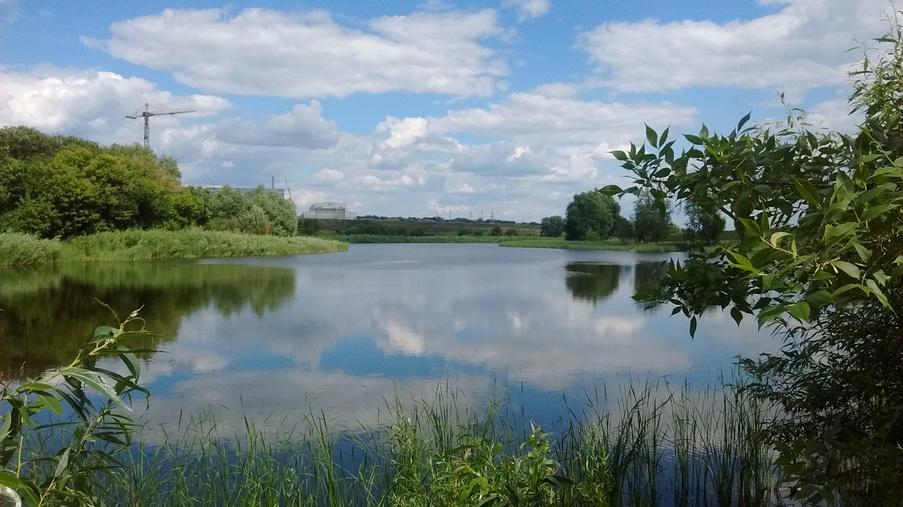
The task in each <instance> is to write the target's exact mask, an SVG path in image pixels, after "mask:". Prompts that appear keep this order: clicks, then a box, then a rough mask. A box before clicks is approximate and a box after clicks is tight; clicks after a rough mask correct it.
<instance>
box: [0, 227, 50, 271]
mask: <svg viewBox="0 0 903 507" xmlns="http://www.w3.org/2000/svg"><path fill="white" fill-rule="evenodd" d="M61 250H62V248H61V245H60V242H59V241H56V240H48V239H39V238H36V237H35V236H31V235H28V234H18V233H5V234H3V233H0V266H35V265H40V264H52V263H55V262H58V261H59V260H60V252H61Z"/></svg>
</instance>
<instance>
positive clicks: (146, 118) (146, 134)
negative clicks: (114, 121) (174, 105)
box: [125, 102, 194, 149]
mask: <svg viewBox="0 0 903 507" xmlns="http://www.w3.org/2000/svg"><path fill="white" fill-rule="evenodd" d="M193 112H194V109H179V110H177V111H161V112H158V113H152V112H151V111H150V105H149V104H147V103H146V102H145V103H144V111H142V112H141V113H135V114H133V115H126V116H125V117H126V118H129V119H132V120H137V119H138V118H144V147H145V148H147V149H150V119H151V116H175V115H177V114H183V113H193Z"/></svg>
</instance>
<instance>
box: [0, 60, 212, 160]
mask: <svg viewBox="0 0 903 507" xmlns="http://www.w3.org/2000/svg"><path fill="white" fill-rule="evenodd" d="M144 103H150V105H151V109H152V110H155V109H156V110H160V109H166V110H169V109H193V110H195V111H196V112H195V113H193V114H191V115H182V116H160V117H157V118H154V119H153V120H151V141H152V142H156V138H155V133H158V132H161V130H160V129H161V128H166V127H167V126H173V125H179V124H181V123H182V122H184V121H185V118H187V117H191V118H198V117H204V116H209V115H213V114H216V113H218V112H220V111H222V110H225V109H227V108H228V107H229V102H228V101H227V100H225V99H223V98H220V97H214V96H210V95H187V96H179V95H173V94H172V93H170V92H167V91H163V90H160V89H158V88H157V87H156V85H154V84H153V83H151V82H150V81H147V80H144V79H140V78H135V77H125V76H122V75H119V74H116V73H113V72H103V71H95V70H70V69H61V68H57V67H53V66H41V67H37V68H33V69H30V70H26V71H10V70H8V69H4V68H2V67H0V124H4V125H27V126H30V127H35V128H38V129H41V130H44V131H47V132H58V133H64V134H74V135H81V136H84V137H88V138H90V139H93V140H96V141H98V142H101V143H114V142H117V143H133V142H141V139H142V125H141V122H140V121H136V120H130V119H127V118H126V117H125V115H126V114H134V113H135V112H136V111H138V110H139V109H143V107H142V105H143V104H144Z"/></svg>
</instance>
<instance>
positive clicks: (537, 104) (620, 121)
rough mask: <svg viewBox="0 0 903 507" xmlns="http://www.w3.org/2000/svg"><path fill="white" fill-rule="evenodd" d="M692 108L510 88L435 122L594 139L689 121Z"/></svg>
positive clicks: (526, 135) (513, 134)
mask: <svg viewBox="0 0 903 507" xmlns="http://www.w3.org/2000/svg"><path fill="white" fill-rule="evenodd" d="M696 114H697V110H696V109H695V108H693V107H688V106H680V105H676V104H672V103H670V102H635V103H624V102H602V101H592V100H581V99H578V98H573V97H562V96H560V95H557V94H552V95H549V94H545V93H540V92H537V91H532V92H524V93H513V94H511V95H509V96H508V97H507V98H506V99H505V100H504V101H502V102H498V103H492V104H490V105H489V106H487V107H481V108H472V109H461V110H457V111H451V112H449V113H448V115H446V116H445V117H443V118H440V119H438V120H436V122H435V123H436V125H437V128H439V129H441V130H450V131H459V132H477V133H482V134H491V135H502V136H509V137H510V138H512V139H515V140H518V139H519V140H530V141H546V142H552V141H554V142H562V141H564V142H566V143H568V144H574V143H577V142H582V143H593V144H597V143H599V142H602V141H607V142H614V141H618V142H623V141H626V140H629V139H631V138H634V137H635V136H636V135H637V133H639V132H642V131H643V130H642V129H643V122H644V121H645V122H648V123H650V124H656V125H687V124H689V123H692V122H693V121H694V120H695V117H696Z"/></svg>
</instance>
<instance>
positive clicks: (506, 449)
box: [102, 383, 779, 507]
mask: <svg viewBox="0 0 903 507" xmlns="http://www.w3.org/2000/svg"><path fill="white" fill-rule="evenodd" d="M604 392H605V391H603V393H604ZM613 401H614V403H613V405H611V406H612V407H613V408H612V409H611V410H608V409H607V408H606V407H608V406H609V400H607V399H606V395H605V394H602V395H599V394H593V395H587V397H586V399H585V400H584V401H582V402H579V403H577V405H576V406H574V405H573V404H569V406H570V407H571V408H569V409H568V410H569V415H566V416H565V417H566V418H567V419H569V421H568V423H566V424H565V425H564V426H563V427H564V428H565V429H563V430H562V431H560V432H559V433H558V434H552V433H549V432H547V431H545V430H543V429H542V428H540V427H538V426H536V425H534V424H533V423H531V422H529V421H525V420H523V419H522V418H521V417H520V416H519V414H520V411H519V409H518V407H517V406H514V404H513V403H511V402H510V400H509V399H508V398H507V397H506V396H502V397H501V398H500V399H496V400H494V401H490V402H489V403H488V406H484V404H482V403H479V404H478V403H474V402H472V401H470V400H468V399H467V398H466V397H465V396H464V395H462V394H461V393H460V392H458V391H455V390H452V389H450V388H448V387H446V386H440V387H437V388H436V391H435V396H434V397H433V398H432V399H429V400H422V399H421V400H409V401H406V400H400V399H395V400H392V401H388V402H385V406H384V409H383V410H384V412H385V414H386V416H385V419H384V422H383V423H382V425H381V426H379V427H378V428H362V429H360V430H358V431H345V432H337V431H334V430H333V429H331V428H330V424H331V423H330V419H329V418H328V417H327V416H326V415H325V414H322V413H320V414H315V413H310V415H308V416H307V417H306V418H305V419H304V420H303V421H297V422H296V423H295V424H288V425H289V426H291V429H289V430H285V432H284V433H280V434H277V433H274V431H273V430H267V429H265V428H263V427H260V426H258V425H256V424H255V422H254V421H253V420H250V419H248V418H244V431H243V433H242V434H239V435H235V434H229V433H223V432H222V430H220V428H219V427H218V426H217V420H216V416H215V415H213V414H206V415H202V416H200V417H197V418H194V419H192V420H188V419H186V420H185V421H184V423H183V422H182V421H181V420H180V423H179V427H177V428H169V430H168V431H161V430H159V429H152V428H148V429H147V431H151V432H152V433H153V438H151V439H150V440H151V441H158V442H160V441H161V439H162V443H159V444H155V445H153V446H147V447H145V448H143V450H142V451H140V452H135V453H132V454H129V455H128V456H124V457H122V460H123V462H124V465H125V466H124V467H123V469H122V470H118V471H116V472H115V474H114V479H113V480H111V481H107V482H105V484H106V485H107V486H106V489H105V490H104V491H103V493H102V496H103V497H104V499H105V500H106V501H107V502H108V503H109V504H118V505H222V504H229V505H335V506H344V505H398V506H418V507H419V506H427V505H439V506H444V505H448V506H451V505H484V504H486V505H599V506H616V505H638V506H639V505H658V504H661V503H667V504H673V505H677V506H689V505H747V506H760V505H761V506H764V505H772V503H771V500H772V499H773V495H775V493H776V491H777V487H778V483H779V475H778V473H777V470H776V469H775V468H774V467H773V465H772V459H771V458H772V453H771V451H770V450H769V449H768V447H767V446H766V445H765V444H764V443H763V441H762V440H761V439H760V438H759V436H758V435H759V434H760V433H761V430H762V428H763V425H764V424H765V421H766V418H767V415H768V414H767V411H766V410H765V409H764V408H763V407H761V406H760V405H758V404H756V403H755V402H753V401H752V400H751V399H750V398H749V397H747V396H746V395H744V394H740V392H739V391H738V390H736V389H734V388H733V387H731V386H724V387H723V388H717V389H710V390H704V391H702V392H697V393H692V392H691V391H690V390H689V389H688V388H686V387H683V388H681V389H677V390H671V389H669V388H668V387H667V386H663V385H651V384H639V383H628V384H627V385H626V386H624V387H622V388H621V389H620V390H619V391H618V394H617V397H616V400H613ZM283 424H286V421H283ZM145 436H149V435H145Z"/></svg>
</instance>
